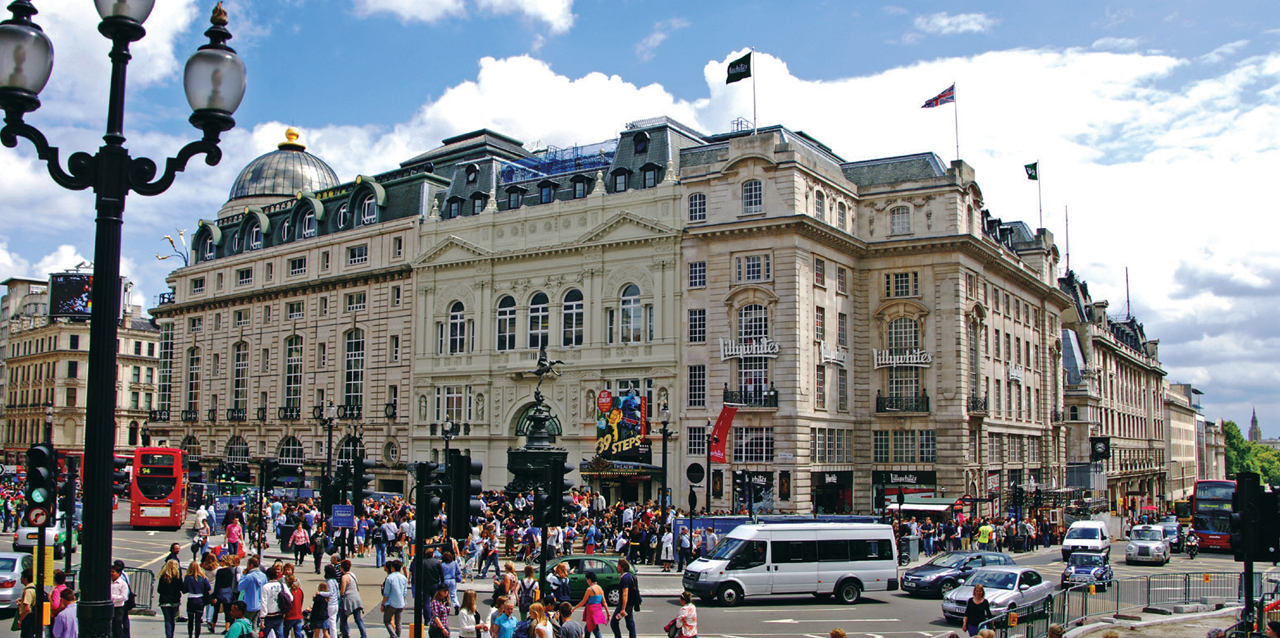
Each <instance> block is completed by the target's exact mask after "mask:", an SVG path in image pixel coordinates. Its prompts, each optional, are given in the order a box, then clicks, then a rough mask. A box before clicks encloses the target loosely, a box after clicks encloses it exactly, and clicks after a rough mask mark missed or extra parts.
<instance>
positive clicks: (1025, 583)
mask: <svg viewBox="0 0 1280 638" xmlns="http://www.w3.org/2000/svg"><path fill="white" fill-rule="evenodd" d="M974 585H982V588H983V589H984V590H985V591H986V597H987V600H989V601H991V613H992V614H995V615H997V616H998V615H1000V614H1003V613H1005V612H1008V611H1012V610H1014V609H1018V608H1020V607H1033V606H1035V605H1040V604H1043V605H1044V606H1045V607H1046V608H1047V606H1048V601H1049V595H1050V594H1052V593H1053V589H1054V585H1053V583H1051V582H1048V581H1046V580H1045V579H1044V577H1043V576H1041V575H1040V572H1037V571H1036V570H1034V569H1031V568H1030V567H1019V566H1017V565H1007V566H1002V567H983V568H982V569H975V570H973V573H972V574H970V575H969V577H968V578H966V579H965V581H964V584H962V585H961V586H959V587H957V588H955V589H953V590H951V593H949V594H947V595H946V596H944V597H943V598H942V615H943V616H944V617H945V618H946V619H947V620H948V621H950V622H958V621H960V620H961V619H963V618H964V607H965V603H967V602H968V601H969V599H970V598H973V587H974Z"/></svg>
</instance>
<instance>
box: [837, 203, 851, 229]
mask: <svg viewBox="0 0 1280 638" xmlns="http://www.w3.org/2000/svg"><path fill="white" fill-rule="evenodd" d="M848 217H849V209H848V208H846V207H845V205H844V202H840V203H838V204H836V226H838V227H840V229H841V230H844V228H845V226H844V223H845V221H846V220H847V219H848Z"/></svg>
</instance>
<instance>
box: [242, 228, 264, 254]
mask: <svg viewBox="0 0 1280 638" xmlns="http://www.w3.org/2000/svg"><path fill="white" fill-rule="evenodd" d="M246 246H247V247H248V249H249V250H257V249H259V248H262V226H259V225H258V224H254V225H252V226H250V227H249V238H248V241H247V243H246Z"/></svg>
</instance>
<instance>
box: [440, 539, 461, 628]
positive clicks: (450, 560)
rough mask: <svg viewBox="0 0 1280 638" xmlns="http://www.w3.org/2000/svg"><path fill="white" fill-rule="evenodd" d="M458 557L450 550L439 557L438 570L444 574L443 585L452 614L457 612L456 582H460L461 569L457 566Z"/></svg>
mask: <svg viewBox="0 0 1280 638" xmlns="http://www.w3.org/2000/svg"><path fill="white" fill-rule="evenodd" d="M459 562H461V561H459V560H458V557H457V556H455V555H454V553H453V551H452V550H448V549H446V550H444V554H442V555H441V561H440V568H441V570H443V574H444V585H445V587H447V588H448V589H449V605H450V606H452V607H453V611H454V613H457V612H458V581H460V580H462V568H461V567H459V566H458V563H459Z"/></svg>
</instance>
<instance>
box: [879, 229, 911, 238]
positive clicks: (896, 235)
mask: <svg viewBox="0 0 1280 638" xmlns="http://www.w3.org/2000/svg"><path fill="white" fill-rule="evenodd" d="M915 235H916V234H915V232H914V231H908V232H905V233H889V234H888V235H885V236H884V238H885V239H894V238H897V237H915Z"/></svg>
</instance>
